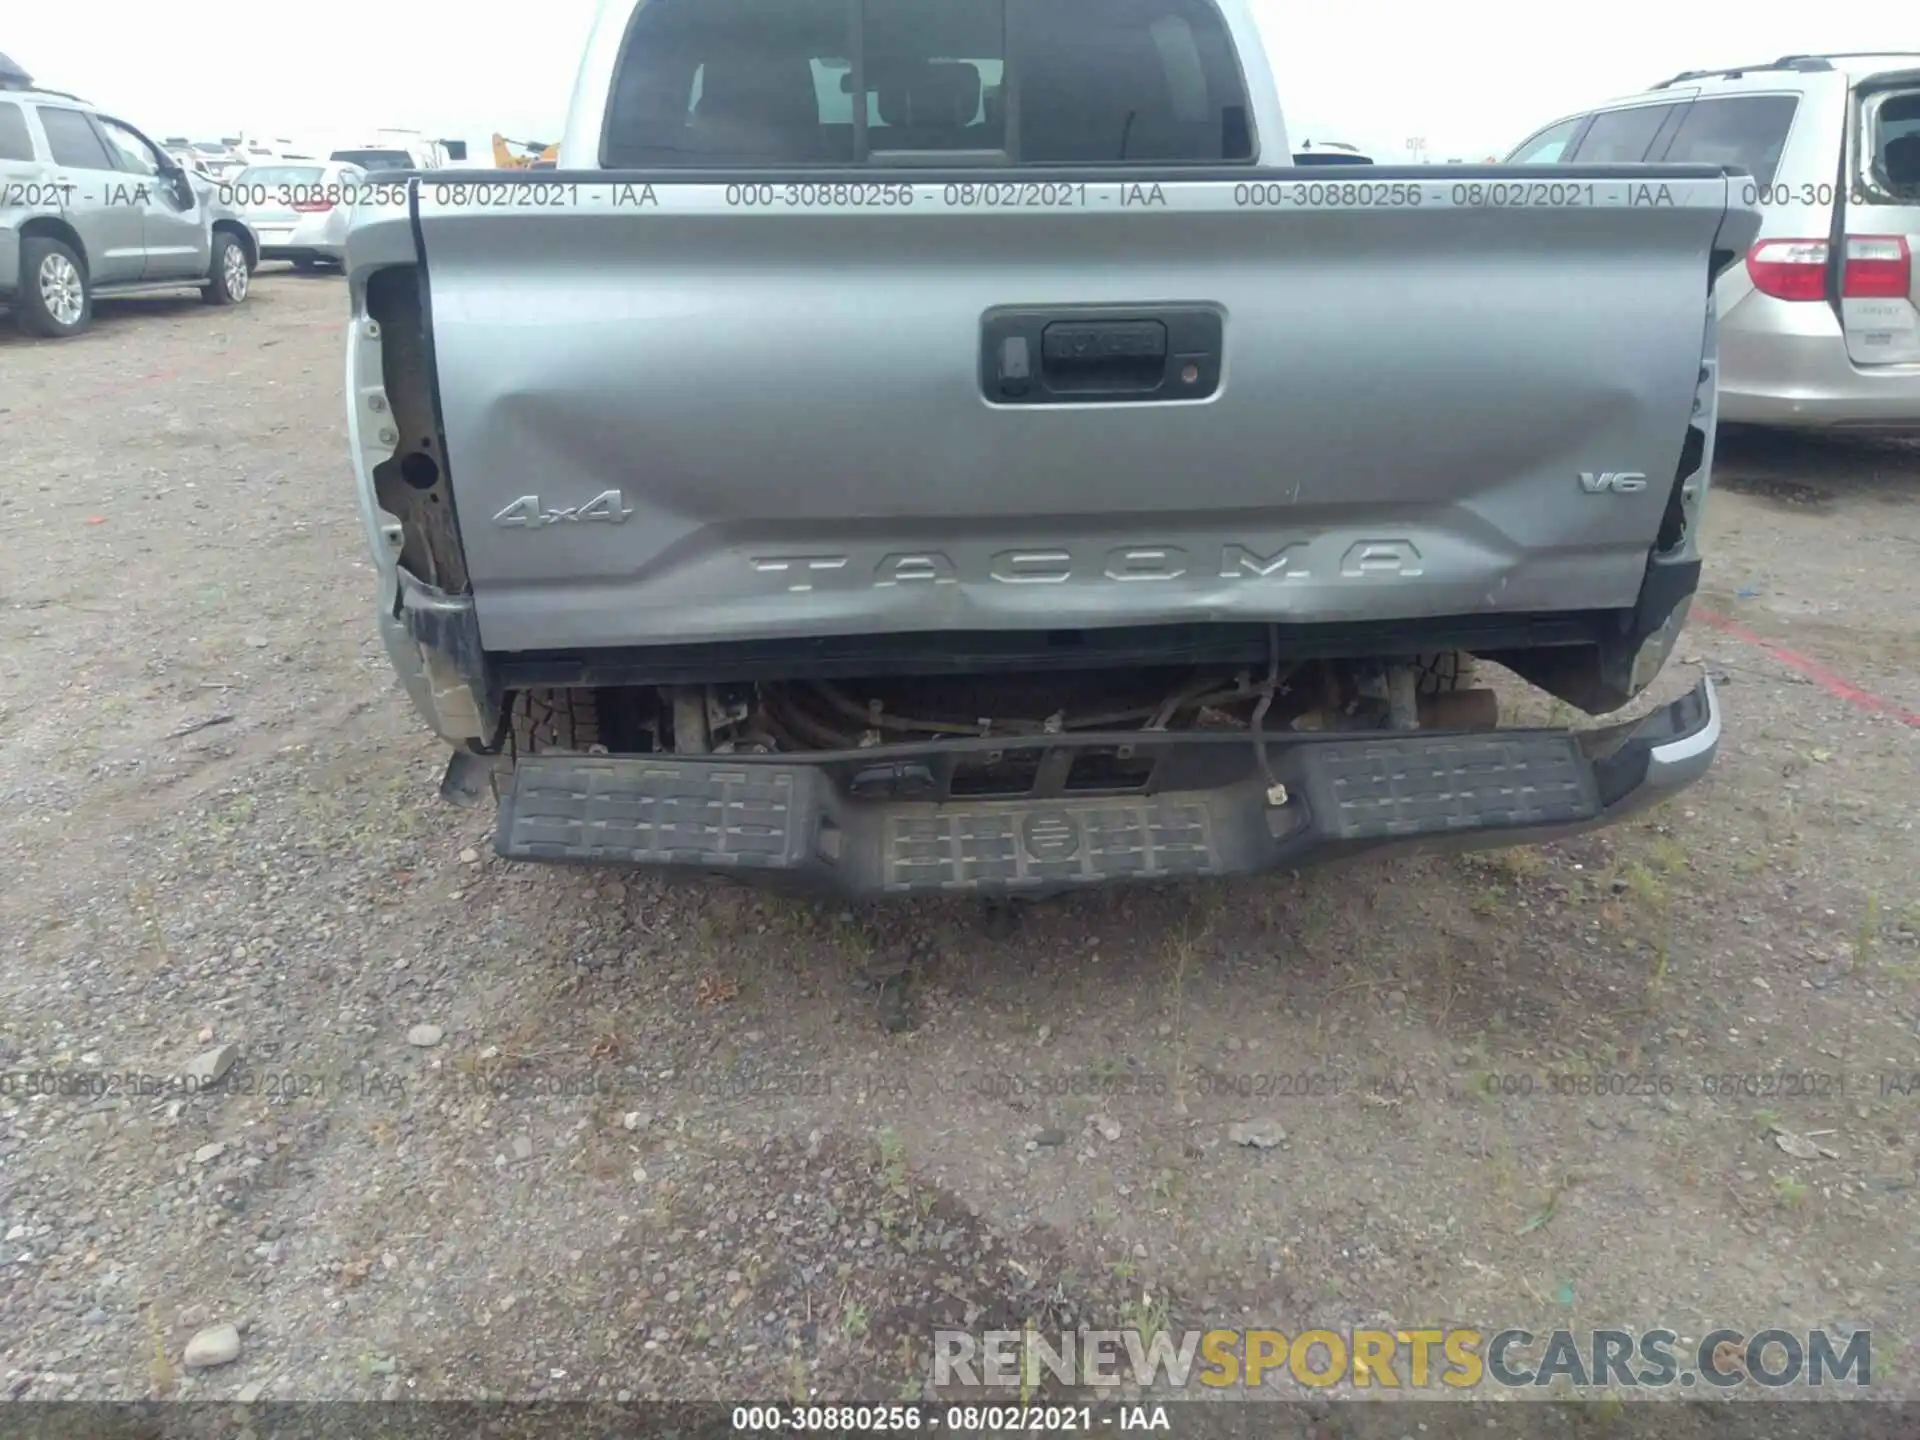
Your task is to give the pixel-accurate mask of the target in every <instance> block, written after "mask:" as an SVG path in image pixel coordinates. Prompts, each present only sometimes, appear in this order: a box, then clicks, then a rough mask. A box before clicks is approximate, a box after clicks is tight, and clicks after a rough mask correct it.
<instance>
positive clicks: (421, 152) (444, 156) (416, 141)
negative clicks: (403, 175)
mask: <svg viewBox="0 0 1920 1440" xmlns="http://www.w3.org/2000/svg"><path fill="white" fill-rule="evenodd" d="M328 158H329V159H331V160H338V161H341V162H342V163H343V164H348V165H358V166H359V167H360V168H361V169H363V170H440V169H444V168H446V167H447V166H449V165H454V164H458V163H461V162H463V161H465V159H466V158H467V143H466V141H464V140H428V139H426V138H425V137H424V136H421V135H420V134H419V132H418V131H411V130H386V131H381V132H380V133H379V135H378V136H377V137H376V139H375V141H374V143H373V144H371V145H367V146H364V147H361V148H359V149H351V150H335V151H334V152H333V153H332V155H330V156H329V157H328Z"/></svg>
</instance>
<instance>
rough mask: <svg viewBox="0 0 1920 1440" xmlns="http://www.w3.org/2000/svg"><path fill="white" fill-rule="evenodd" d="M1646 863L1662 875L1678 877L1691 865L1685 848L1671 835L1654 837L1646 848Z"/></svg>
mask: <svg viewBox="0 0 1920 1440" xmlns="http://www.w3.org/2000/svg"><path fill="white" fill-rule="evenodd" d="M1647 862H1648V863H1649V864H1650V865H1651V866H1652V867H1653V868H1654V869H1655V870H1657V871H1658V872H1659V873H1660V874H1662V875H1678V874H1679V873H1680V872H1681V871H1682V870H1685V869H1687V868H1688V867H1689V866H1690V865H1691V864H1692V863H1693V861H1692V857H1691V856H1689V855H1688V854H1687V847H1686V846H1684V845H1682V844H1681V843H1680V842H1679V841H1678V840H1676V839H1675V838H1674V837H1673V836H1671V835H1656V836H1655V837H1654V838H1653V841H1652V842H1651V843H1650V844H1649V845H1648V846H1647Z"/></svg>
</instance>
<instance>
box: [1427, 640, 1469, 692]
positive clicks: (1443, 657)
mask: <svg viewBox="0 0 1920 1440" xmlns="http://www.w3.org/2000/svg"><path fill="white" fill-rule="evenodd" d="M1413 668H1414V674H1415V683H1414V688H1415V690H1416V691H1417V693H1419V694H1421V695H1445V694H1447V693H1449V692H1450V691H1454V690H1471V689H1473V678H1474V677H1473V657H1472V656H1471V655H1469V654H1467V652H1466V651H1464V650H1436V651H1434V652H1432V653H1431V654H1427V655H1416V656H1415V657H1414V660H1413Z"/></svg>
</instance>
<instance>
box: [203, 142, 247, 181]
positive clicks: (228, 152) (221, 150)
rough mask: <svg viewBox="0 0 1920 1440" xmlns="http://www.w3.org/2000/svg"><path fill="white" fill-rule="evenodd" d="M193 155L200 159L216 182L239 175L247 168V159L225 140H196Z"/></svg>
mask: <svg viewBox="0 0 1920 1440" xmlns="http://www.w3.org/2000/svg"><path fill="white" fill-rule="evenodd" d="M193 153H194V154H196V155H198V156H199V157H200V160H201V163H202V164H204V165H205V166H206V167H207V170H208V172H209V173H210V174H211V175H212V176H213V177H214V179H216V180H224V179H226V178H227V177H228V176H229V175H235V174H238V173H239V172H240V171H242V170H244V169H246V166H247V162H246V157H244V156H243V155H241V153H240V152H239V151H238V150H237V149H235V148H234V146H233V144H232V143H230V142H229V141H225V140H196V141H194V142H193Z"/></svg>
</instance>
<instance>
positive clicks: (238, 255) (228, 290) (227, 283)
mask: <svg viewBox="0 0 1920 1440" xmlns="http://www.w3.org/2000/svg"><path fill="white" fill-rule="evenodd" d="M209 274H210V275H211V277H212V283H211V284H209V285H208V286H207V288H206V289H204V290H202V291H201V292H200V298H201V299H202V300H204V301H206V302H207V304H209V305H238V304H239V303H240V302H241V301H242V300H245V299H246V298H247V292H248V291H250V290H251V289H252V288H253V268H252V267H251V266H250V265H248V264H247V247H246V246H244V245H242V244H241V243H240V242H239V241H238V240H236V239H234V238H233V236H231V235H229V234H227V233H226V232H225V231H224V230H216V231H214V232H213V265H212V267H211V269H210V271H209Z"/></svg>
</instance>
